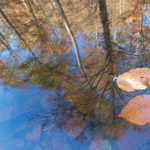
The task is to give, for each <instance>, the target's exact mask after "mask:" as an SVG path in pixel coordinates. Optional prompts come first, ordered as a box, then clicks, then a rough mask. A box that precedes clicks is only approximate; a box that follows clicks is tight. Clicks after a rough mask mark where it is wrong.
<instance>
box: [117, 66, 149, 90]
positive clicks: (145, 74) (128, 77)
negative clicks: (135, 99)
mask: <svg viewBox="0 0 150 150" xmlns="http://www.w3.org/2000/svg"><path fill="white" fill-rule="evenodd" d="M116 79H117V85H118V87H119V88H121V89H122V90H124V91H127V92H129V91H136V90H145V89H147V88H149V87H150V86H149V85H150V69H148V68H137V69H132V70H130V71H129V72H127V73H124V74H122V75H120V76H118V77H116Z"/></svg>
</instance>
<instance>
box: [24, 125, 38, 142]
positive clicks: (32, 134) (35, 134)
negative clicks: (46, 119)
mask: <svg viewBox="0 0 150 150" xmlns="http://www.w3.org/2000/svg"><path fill="white" fill-rule="evenodd" d="M40 135H41V125H38V126H36V127H35V128H34V129H33V131H32V132H28V133H26V139H28V140H39V138H40Z"/></svg>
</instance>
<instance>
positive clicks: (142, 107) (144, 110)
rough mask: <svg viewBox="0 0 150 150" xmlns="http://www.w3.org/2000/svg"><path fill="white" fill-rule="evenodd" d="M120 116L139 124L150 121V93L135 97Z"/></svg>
mask: <svg viewBox="0 0 150 150" xmlns="http://www.w3.org/2000/svg"><path fill="white" fill-rule="evenodd" d="M118 117H122V118H124V119H126V120H127V121H129V122H131V123H134V124H137V125H144V124H146V123H150V95H140V96H136V97H135V98H133V99H132V100H131V101H129V102H128V104H127V105H126V106H125V108H123V109H122V111H121V113H120V114H119V116H118Z"/></svg>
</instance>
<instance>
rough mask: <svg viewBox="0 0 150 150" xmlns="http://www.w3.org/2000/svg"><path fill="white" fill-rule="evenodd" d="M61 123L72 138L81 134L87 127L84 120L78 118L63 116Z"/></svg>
mask: <svg viewBox="0 0 150 150" xmlns="http://www.w3.org/2000/svg"><path fill="white" fill-rule="evenodd" d="M61 123H62V126H63V131H64V133H66V134H67V135H68V136H69V137H70V138H71V139H74V138H76V137H77V136H79V135H80V134H81V132H82V131H83V129H84V127H85V125H84V121H83V120H77V119H75V118H71V117H70V118H67V117H63V118H62V120H61Z"/></svg>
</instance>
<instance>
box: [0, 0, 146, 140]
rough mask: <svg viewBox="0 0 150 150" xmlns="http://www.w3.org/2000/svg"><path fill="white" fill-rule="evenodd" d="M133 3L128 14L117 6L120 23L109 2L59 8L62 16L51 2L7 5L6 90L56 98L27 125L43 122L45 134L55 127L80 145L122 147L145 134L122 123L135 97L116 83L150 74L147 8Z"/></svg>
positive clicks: (2, 50)
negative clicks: (131, 134)
mask: <svg viewBox="0 0 150 150" xmlns="http://www.w3.org/2000/svg"><path fill="white" fill-rule="evenodd" d="M107 2H109V3H111V4H112V2H110V1H109V0H108V1H107ZM130 2H131V4H130V3H128V4H127V3H125V4H124V8H122V7H121V6H120V5H119V6H120V9H119V15H118V14H117V12H118V8H116V7H113V5H112V6H110V5H109V3H108V4H107V5H106V0H99V1H95V0H92V1H88V2H87V1H85V0H83V1H82V2H81V3H82V5H80V3H79V2H77V1H75V2H72V1H68V2H65V1H63V0H62V1H60V2H59V1H58V0H55V3H58V4H59V6H57V7H58V8H57V7H56V6H55V3H54V2H53V1H50V0H44V1H41V0H38V1H37V3H35V1H30V0H28V1H27V2H25V1H18V2H16V1H13V0H12V1H11V0H10V1H8V2H2V3H3V4H2V6H4V7H2V6H0V23H1V25H0V27H1V29H0V43H1V46H0V54H1V55H0V71H1V74H0V80H1V84H2V85H4V86H8V85H9V86H11V87H12V88H19V89H25V88H27V87H28V85H29V84H32V85H36V86H39V87H40V88H43V89H45V90H51V91H56V92H58V93H59V94H58V95H57V97H55V98H51V96H49V97H47V98H46V101H45V102H44V103H47V106H48V107H46V108H45V109H46V110H45V109H44V110H41V111H40V112H38V113H37V114H35V115H33V116H30V117H29V122H30V123H34V122H40V123H41V124H42V130H44V129H46V127H47V124H50V128H52V127H54V125H55V127H57V128H60V129H62V131H63V132H64V133H66V134H67V135H68V136H69V137H70V138H71V139H79V140H80V141H82V142H83V140H84V138H86V140H91V141H92V140H100V139H102V138H104V139H108V138H111V139H120V138H121V136H122V134H124V133H125V132H126V130H127V129H129V128H130V127H133V128H134V129H135V130H137V131H140V132H144V129H145V127H144V126H143V127H138V126H135V125H134V124H131V123H129V122H127V121H125V120H123V119H120V118H118V114H119V113H120V111H121V109H122V107H123V106H124V105H125V104H126V103H127V101H128V100H129V99H130V97H134V96H135V95H136V94H137V93H136V92H133V93H125V92H122V91H121V90H120V89H119V88H118V87H117V85H116V83H115V82H113V81H112V78H111V75H118V74H121V73H123V72H125V71H127V70H128V69H129V68H133V67H141V66H149V59H148V58H149V49H148V48H149V29H148V28H147V27H148V25H147V23H146V21H147V17H148V15H146V11H147V9H148V7H149V5H148V4H147V3H146V2H144V1H141V3H139V1H137V3H136V4H135V3H134V2H132V1H130ZM68 3H69V5H68ZM115 3H116V5H118V3H119V1H118V2H117V1H115ZM116 5H115V6H116ZM15 6H16V7H15ZM139 6H140V7H139ZM14 7H15V8H14ZM127 7H129V8H130V11H129V12H127V11H126V8H127ZM60 8H61V9H60ZM107 9H108V10H107ZM139 10H140V15H139V14H138V11H139ZM58 11H59V13H60V15H59V13H58ZM144 13H145V14H144ZM108 14H109V15H108ZM144 15H145V16H144ZM113 16H115V17H113ZM139 16H140V17H139ZM138 17H139V19H138ZM144 21H145V22H144ZM66 30H67V31H66ZM68 34H69V37H70V38H69V37H68ZM70 39H71V40H70ZM76 39H77V40H76ZM112 39H113V40H112ZM78 40H80V42H82V43H84V45H83V49H80V47H79V45H78V43H80V42H78ZM71 42H72V43H73V46H74V49H75V53H74V51H73V50H72V45H71ZM140 45H141V47H139V46H140ZM136 48H137V49H140V51H138V50H137V51H135V50H136ZM81 52H82V53H81ZM135 53H136V54H137V53H138V56H137V55H136V56H135ZM89 129H90V130H91V131H92V133H90V135H88V131H89ZM73 130H76V133H74V132H73ZM71 132H72V133H71ZM91 135H92V136H91ZM99 135H100V136H99Z"/></svg>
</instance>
